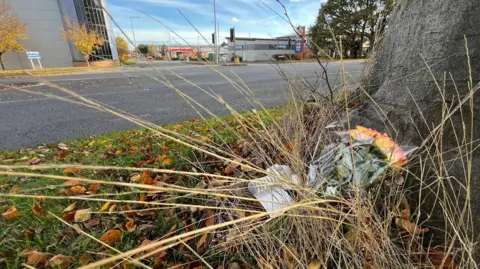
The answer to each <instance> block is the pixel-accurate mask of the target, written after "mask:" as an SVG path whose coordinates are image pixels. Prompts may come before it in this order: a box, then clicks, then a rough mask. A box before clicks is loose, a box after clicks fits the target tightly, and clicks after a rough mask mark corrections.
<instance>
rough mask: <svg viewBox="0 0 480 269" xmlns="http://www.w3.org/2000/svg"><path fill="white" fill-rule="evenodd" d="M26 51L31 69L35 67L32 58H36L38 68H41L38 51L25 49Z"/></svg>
mask: <svg viewBox="0 0 480 269" xmlns="http://www.w3.org/2000/svg"><path fill="white" fill-rule="evenodd" d="M26 53H27V58H28V59H29V60H30V63H31V64H32V68H33V69H35V64H34V62H33V60H37V63H38V67H40V69H43V67H42V62H41V61H40V59H42V58H41V57H40V52H38V51H27V52H26Z"/></svg>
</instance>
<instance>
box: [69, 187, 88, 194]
mask: <svg viewBox="0 0 480 269" xmlns="http://www.w3.org/2000/svg"><path fill="white" fill-rule="evenodd" d="M85 191H87V189H85V187H83V186H73V187H71V188H70V192H72V193H73V194H84V193H85Z"/></svg>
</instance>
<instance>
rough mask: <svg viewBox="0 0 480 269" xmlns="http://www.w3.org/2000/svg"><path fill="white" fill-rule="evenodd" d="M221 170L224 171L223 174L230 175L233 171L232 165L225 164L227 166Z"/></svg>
mask: <svg viewBox="0 0 480 269" xmlns="http://www.w3.org/2000/svg"><path fill="white" fill-rule="evenodd" d="M223 172H224V173H225V175H231V174H232V173H233V171H232V167H231V166H230V165H227V167H225V170H224V171H223Z"/></svg>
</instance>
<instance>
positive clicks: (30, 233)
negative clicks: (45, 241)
mask: <svg viewBox="0 0 480 269" xmlns="http://www.w3.org/2000/svg"><path fill="white" fill-rule="evenodd" d="M33 233H34V231H32V230H31V229H28V228H27V229H25V230H24V231H23V236H24V237H25V238H26V239H28V240H30V241H32V240H33Z"/></svg>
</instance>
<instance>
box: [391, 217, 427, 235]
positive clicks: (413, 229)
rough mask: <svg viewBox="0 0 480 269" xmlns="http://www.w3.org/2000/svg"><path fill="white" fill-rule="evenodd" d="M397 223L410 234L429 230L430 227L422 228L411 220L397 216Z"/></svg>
mask: <svg viewBox="0 0 480 269" xmlns="http://www.w3.org/2000/svg"><path fill="white" fill-rule="evenodd" d="M395 223H396V224H397V226H399V227H402V228H403V229H404V230H405V231H407V232H408V233H409V234H415V235H419V234H423V233H426V232H428V228H421V227H419V226H417V225H416V224H415V223H413V222H411V221H409V220H405V219H400V218H395Z"/></svg>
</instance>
